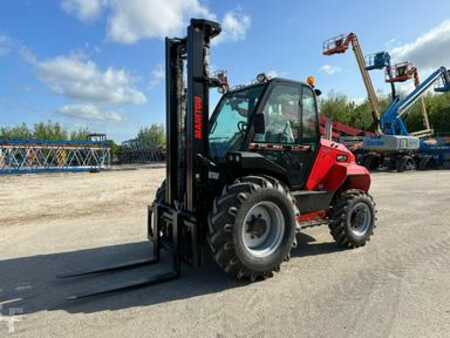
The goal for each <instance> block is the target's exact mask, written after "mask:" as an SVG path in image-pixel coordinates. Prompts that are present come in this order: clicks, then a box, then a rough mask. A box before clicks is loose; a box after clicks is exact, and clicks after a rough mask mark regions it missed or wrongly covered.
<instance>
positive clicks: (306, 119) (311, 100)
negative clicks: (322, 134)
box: [301, 86, 319, 143]
mask: <svg viewBox="0 0 450 338" xmlns="http://www.w3.org/2000/svg"><path fill="white" fill-rule="evenodd" d="M301 121H302V128H301V132H302V135H301V138H302V142H303V143H316V142H317V138H318V136H319V135H318V132H317V130H318V128H317V122H318V121H317V104H316V99H315V96H314V93H313V91H312V89H311V88H309V87H307V86H303V87H302V100H301Z"/></svg>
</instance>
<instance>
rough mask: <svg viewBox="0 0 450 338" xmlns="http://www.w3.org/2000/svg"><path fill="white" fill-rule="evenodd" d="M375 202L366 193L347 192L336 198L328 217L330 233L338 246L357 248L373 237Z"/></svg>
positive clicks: (359, 191)
mask: <svg viewBox="0 0 450 338" xmlns="http://www.w3.org/2000/svg"><path fill="white" fill-rule="evenodd" d="M375 214H376V210H375V202H374V201H373V198H372V197H371V196H370V195H369V194H368V193H366V192H364V191H361V190H355V189H352V190H347V191H344V192H343V193H341V194H340V195H338V196H337V198H336V199H335V201H334V203H333V205H332V208H331V215H330V224H329V228H330V233H331V236H333V238H334V240H335V241H336V242H337V243H338V245H339V246H341V247H344V248H357V247H360V246H363V245H365V244H366V242H367V241H369V240H370V236H372V235H373V231H374V229H375V221H376V217H375Z"/></svg>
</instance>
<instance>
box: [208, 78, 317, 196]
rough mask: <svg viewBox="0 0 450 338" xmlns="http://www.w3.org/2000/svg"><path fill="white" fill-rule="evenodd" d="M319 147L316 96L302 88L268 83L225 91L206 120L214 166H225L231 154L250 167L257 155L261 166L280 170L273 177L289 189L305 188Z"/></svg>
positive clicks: (284, 82)
mask: <svg viewBox="0 0 450 338" xmlns="http://www.w3.org/2000/svg"><path fill="white" fill-rule="evenodd" d="M319 143H320V130H319V119H318V107H317V100H316V94H315V91H314V89H313V88H312V87H310V86H309V85H307V84H305V83H301V82H295V81H290V80H284V79H271V80H267V81H265V82H263V83H258V84H255V85H252V86H248V87H244V88H240V89H238V90H235V91H230V92H228V93H227V94H225V95H224V96H223V97H222V99H221V100H220V102H219V104H218V105H217V108H216V110H215V111H214V113H213V115H212V117H211V120H210V128H209V153H210V158H211V159H212V160H213V161H214V162H229V158H231V159H233V157H234V156H233V155H232V156H229V155H230V154H233V153H236V152H239V153H241V157H242V158H243V160H244V161H245V157H246V156H250V157H251V158H252V161H255V159H254V154H259V155H261V156H262V157H263V158H262V159H261V163H263V162H264V161H269V163H270V164H271V165H270V167H275V168H279V172H278V175H280V176H284V177H280V178H283V181H285V182H287V183H288V184H289V186H290V187H291V188H292V189H301V188H302V187H303V186H304V184H305V182H306V180H307V178H308V174H309V172H310V170H311V167H312V164H313V162H314V158H315V153H316V150H317V148H318V146H319ZM252 154H253V155H252ZM268 168H269V166H268ZM261 170H263V171H264V168H261ZM271 174H274V173H271Z"/></svg>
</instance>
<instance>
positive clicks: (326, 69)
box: [319, 65, 342, 75]
mask: <svg viewBox="0 0 450 338" xmlns="http://www.w3.org/2000/svg"><path fill="white" fill-rule="evenodd" d="M341 71H342V69H341V68H340V67H337V66H332V65H323V66H322V67H320V68H319V72H322V73H324V74H327V75H333V74H336V73H339V72H341Z"/></svg>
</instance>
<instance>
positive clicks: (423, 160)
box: [417, 156, 433, 170]
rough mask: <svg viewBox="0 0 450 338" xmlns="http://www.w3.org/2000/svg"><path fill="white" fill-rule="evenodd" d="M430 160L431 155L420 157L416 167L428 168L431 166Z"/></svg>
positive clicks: (420, 168)
mask: <svg viewBox="0 0 450 338" xmlns="http://www.w3.org/2000/svg"><path fill="white" fill-rule="evenodd" d="M432 160H433V158H432V157H431V156H424V157H422V158H421V159H420V161H419V165H418V167H417V169H418V170H428V169H431V168H432Z"/></svg>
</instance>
